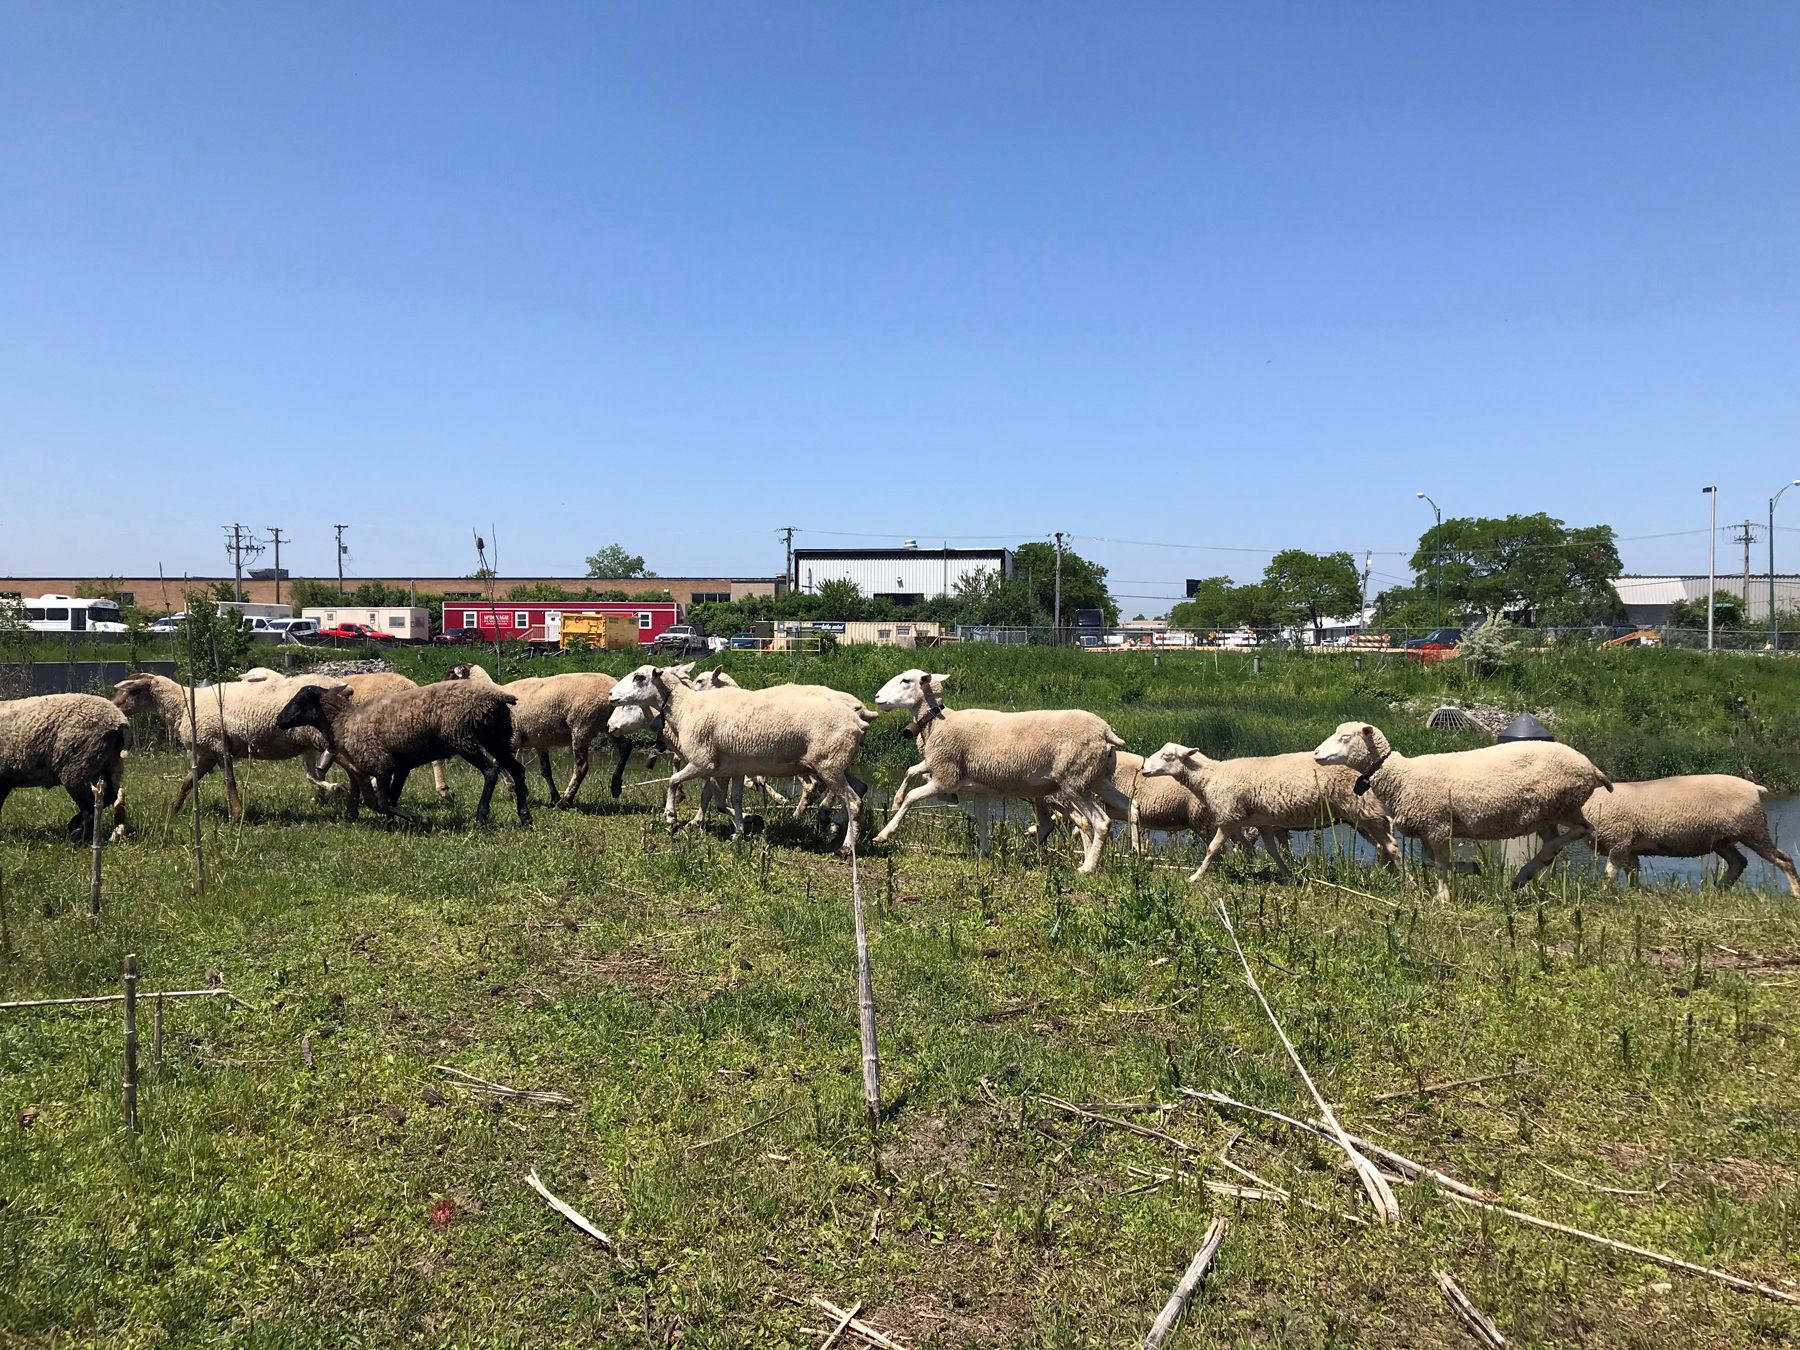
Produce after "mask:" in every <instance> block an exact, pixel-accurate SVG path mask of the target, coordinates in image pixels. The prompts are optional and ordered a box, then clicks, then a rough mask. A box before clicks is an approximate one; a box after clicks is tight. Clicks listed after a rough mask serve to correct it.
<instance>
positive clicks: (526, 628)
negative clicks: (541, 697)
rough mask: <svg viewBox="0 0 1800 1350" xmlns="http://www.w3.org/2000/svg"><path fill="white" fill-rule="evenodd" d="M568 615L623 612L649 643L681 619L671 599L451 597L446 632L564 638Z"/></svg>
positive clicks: (549, 640) (553, 642) (489, 638)
mask: <svg viewBox="0 0 1800 1350" xmlns="http://www.w3.org/2000/svg"><path fill="white" fill-rule="evenodd" d="M565 614H623V615H630V616H632V617H633V618H635V619H636V620H637V626H638V641H639V642H641V643H643V644H644V645H645V646H646V647H647V646H649V645H650V644H651V643H652V642H654V641H656V635H657V634H658V633H660V632H662V631H663V629H665V628H667V627H668V626H669V625H670V624H672V623H679V622H680V621H681V606H680V605H678V604H677V603H676V602H675V601H673V600H495V601H493V602H491V603H490V602H488V601H486V600H448V601H445V602H444V624H443V629H442V631H443V632H445V633H454V632H457V631H459V630H460V631H461V632H464V633H467V634H468V635H469V636H470V637H472V638H475V639H477V640H479V641H481V642H506V641H513V642H532V643H537V644H539V645H542V646H550V647H556V646H560V645H561V643H562V620H563V615H565Z"/></svg>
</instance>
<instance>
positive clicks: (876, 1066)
mask: <svg viewBox="0 0 1800 1350" xmlns="http://www.w3.org/2000/svg"><path fill="white" fill-rule="evenodd" d="M850 909H851V913H852V914H853V915H854V916H855V919H856V1016H857V1029H858V1032H859V1033H860V1035H861V1038H862V1074H863V1103H864V1105H865V1106H867V1107H868V1112H869V1150H870V1152H871V1154H872V1155H873V1156H874V1159H875V1170H876V1172H877V1173H879V1172H880V1171H881V1134H880V1131H881V1050H880V1048H879V1047H878V1046H877V1044H876V1042H875V975H874V971H873V970H872V969H871V967H870V965H869V934H868V930H867V929H866V928H865V927H864V925H863V902H862V877H861V875H860V874H859V873H858V871H857V867H856V849H855V847H854V846H852V848H851V850H850Z"/></svg>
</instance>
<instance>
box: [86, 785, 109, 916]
mask: <svg viewBox="0 0 1800 1350" xmlns="http://www.w3.org/2000/svg"><path fill="white" fill-rule="evenodd" d="M93 791H94V863H93V866H92V868H91V869H90V870H89V872H88V913H89V915H91V916H92V917H94V918H96V919H97V918H99V917H100V859H101V856H102V850H103V849H105V847H106V835H105V834H104V833H103V832H102V827H101V820H102V818H103V817H104V816H105V814H106V813H105V812H104V811H102V810H101V809H100V802H101V800H102V796H101V794H103V793H104V792H105V791H106V783H105V781H104V780H103V779H96V780H95V781H94V787H93Z"/></svg>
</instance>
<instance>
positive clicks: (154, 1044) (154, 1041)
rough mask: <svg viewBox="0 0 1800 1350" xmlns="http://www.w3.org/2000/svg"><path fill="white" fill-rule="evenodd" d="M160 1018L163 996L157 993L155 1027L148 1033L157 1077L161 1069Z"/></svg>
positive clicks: (161, 1016)
mask: <svg viewBox="0 0 1800 1350" xmlns="http://www.w3.org/2000/svg"><path fill="white" fill-rule="evenodd" d="M162 1018H163V996H162V995H161V994H158V995H157V996H156V1025H155V1029H154V1030H153V1031H152V1032H151V1034H150V1058H151V1060H152V1061H153V1062H154V1063H155V1065H156V1076H157V1077H158V1078H160V1077H162V1069H163V1058H162Z"/></svg>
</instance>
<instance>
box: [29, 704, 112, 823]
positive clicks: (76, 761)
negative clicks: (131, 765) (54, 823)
mask: <svg viewBox="0 0 1800 1350" xmlns="http://www.w3.org/2000/svg"><path fill="white" fill-rule="evenodd" d="M130 749H131V726H130V724H129V723H127V722H126V720H125V714H124V713H122V712H120V711H119V709H118V708H116V707H114V706H113V705H112V704H111V703H110V702H108V701H107V700H106V699H103V698H96V697H95V696H94V695H92V694H41V695H39V696H37V697H36V698H18V699H8V700H6V701H4V702H0V807H3V806H4V805H5V804H6V797H7V794H8V793H9V792H11V791H12V790H13V789H14V788H18V787H49V788H53V787H57V786H59V785H60V786H61V787H62V788H63V789H64V791H66V792H67V793H68V794H69V796H71V797H73V798H74V799H75V807H76V811H75V816H74V818H73V819H72V820H70V821H69V824H68V827H67V832H68V836H69V841H70V842H71V843H80V842H82V841H83V840H85V839H87V838H89V837H90V836H91V835H92V833H93V829H94V813H95V812H96V811H104V810H106V809H107V808H108V807H109V806H110V807H111V808H112V813H113V838H115V839H117V838H118V837H119V836H120V835H121V834H122V833H123V832H124V829H125V790H124V783H123V780H124V776H125V755H126V753H127V752H128V751H129V750H130ZM96 783H98V784H101V790H100V793H99V800H96V799H95V795H96V794H95V791H94V785H95V784H96Z"/></svg>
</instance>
